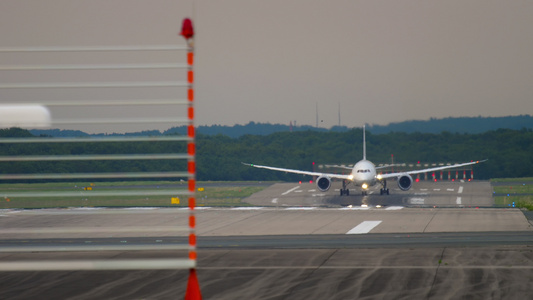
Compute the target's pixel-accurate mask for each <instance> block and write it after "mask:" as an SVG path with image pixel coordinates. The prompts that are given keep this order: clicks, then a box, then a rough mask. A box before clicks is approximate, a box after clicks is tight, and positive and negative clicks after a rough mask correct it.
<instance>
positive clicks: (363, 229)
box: [346, 221, 382, 234]
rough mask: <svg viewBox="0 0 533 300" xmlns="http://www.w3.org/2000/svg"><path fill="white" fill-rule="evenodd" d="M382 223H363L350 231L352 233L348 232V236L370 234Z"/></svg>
mask: <svg viewBox="0 0 533 300" xmlns="http://www.w3.org/2000/svg"><path fill="white" fill-rule="evenodd" d="M381 222H382V221H363V222H361V224H359V225H357V226H355V227H354V228H352V229H350V231H348V232H346V234H365V233H369V232H370V230H372V229H374V227H376V226H378V225H379V224H381Z"/></svg>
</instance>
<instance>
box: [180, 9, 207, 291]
mask: <svg viewBox="0 0 533 300" xmlns="http://www.w3.org/2000/svg"><path fill="white" fill-rule="evenodd" d="M181 35H182V36H183V37H184V38H185V39H186V40H187V45H188V47H189V49H188V51H187V83H188V89H187V99H188V105H187V117H188V120H189V125H188V128H187V135H188V137H189V138H190V139H189V143H188V144H187V153H188V155H189V158H188V161H187V169H188V172H189V192H190V197H189V212H190V213H189V229H190V231H189V259H190V260H193V261H195V265H196V259H197V252H196V216H195V215H194V208H195V207H196V198H195V192H196V160H195V155H196V145H195V142H194V141H195V129H194V88H193V84H194V71H193V64H194V43H193V40H192V38H193V37H194V28H193V25H192V21H191V19H189V18H186V19H184V20H183V26H182V28H181ZM185 299H202V294H201V292H200V285H199V283H198V278H197V276H196V269H195V268H193V269H191V270H190V273H189V280H188V283H187V291H186V293H185Z"/></svg>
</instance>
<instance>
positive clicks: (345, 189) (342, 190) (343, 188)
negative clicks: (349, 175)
mask: <svg viewBox="0 0 533 300" xmlns="http://www.w3.org/2000/svg"><path fill="white" fill-rule="evenodd" d="M346 185H347V184H346V180H343V181H342V189H341V196H343V195H346V196H350V190H349V189H347V188H346Z"/></svg>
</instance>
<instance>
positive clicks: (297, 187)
mask: <svg viewBox="0 0 533 300" xmlns="http://www.w3.org/2000/svg"><path fill="white" fill-rule="evenodd" d="M299 188H300V186H299V185H298V186H296V187H293V188H292V189H290V190H288V191H286V192H285V193H283V194H282V195H287V194H288V193H290V192H292V191H294V190H297V189H299Z"/></svg>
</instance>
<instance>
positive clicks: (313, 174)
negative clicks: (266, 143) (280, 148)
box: [242, 163, 353, 180]
mask: <svg viewBox="0 0 533 300" xmlns="http://www.w3.org/2000/svg"><path fill="white" fill-rule="evenodd" d="M242 164H243V165H245V166H250V167H254V168H260V169H268V170H273V171H280V172H287V173H295V174H302V175H309V176H327V177H329V178H338V179H347V180H352V179H353V177H352V176H351V175H342V174H333V173H320V172H310V171H300V170H293V169H285V168H276V167H269V166H261V165H256V164H248V163H242Z"/></svg>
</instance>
